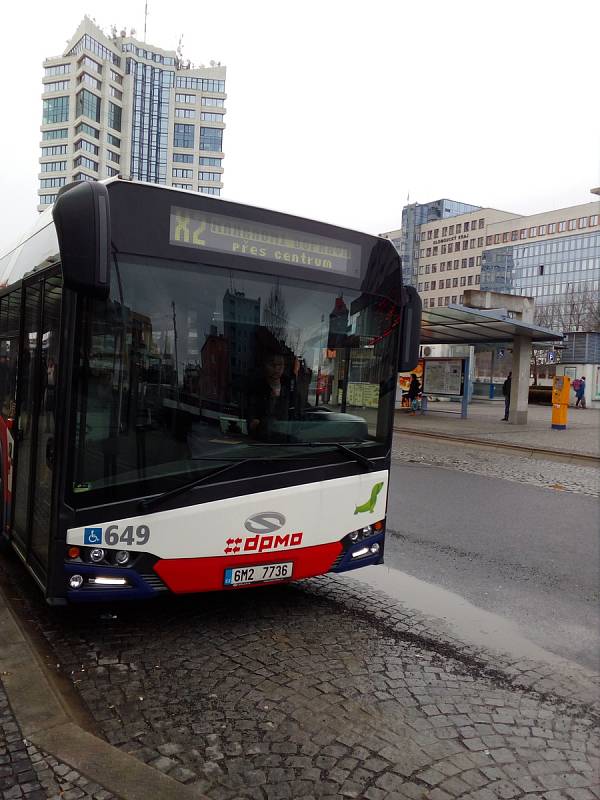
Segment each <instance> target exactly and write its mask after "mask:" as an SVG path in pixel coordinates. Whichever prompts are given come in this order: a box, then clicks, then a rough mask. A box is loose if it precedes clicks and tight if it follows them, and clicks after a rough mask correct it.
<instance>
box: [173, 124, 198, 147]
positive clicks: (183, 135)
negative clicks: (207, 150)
mask: <svg viewBox="0 0 600 800" xmlns="http://www.w3.org/2000/svg"><path fill="white" fill-rule="evenodd" d="M173 146H174V147H187V148H193V147H194V126H193V125H184V124H183V123H181V122H176V123H175V127H174V129H173Z"/></svg>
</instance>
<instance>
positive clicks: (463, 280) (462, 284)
mask: <svg viewBox="0 0 600 800" xmlns="http://www.w3.org/2000/svg"><path fill="white" fill-rule="evenodd" d="M460 285H461V286H466V285H467V277H466V275H463V276H462V277H461V279H460Z"/></svg>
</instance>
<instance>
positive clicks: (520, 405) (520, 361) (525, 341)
mask: <svg viewBox="0 0 600 800" xmlns="http://www.w3.org/2000/svg"><path fill="white" fill-rule="evenodd" d="M530 369H531V339H530V338H529V336H515V338H514V341H513V366H512V380H511V389H510V413H509V415H508V421H509V423H511V424H512V425H527V406H528V403H529V373H530Z"/></svg>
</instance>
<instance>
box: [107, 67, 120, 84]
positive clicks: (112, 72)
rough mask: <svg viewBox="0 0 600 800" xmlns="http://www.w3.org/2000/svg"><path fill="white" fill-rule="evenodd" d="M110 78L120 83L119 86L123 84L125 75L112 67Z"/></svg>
mask: <svg viewBox="0 0 600 800" xmlns="http://www.w3.org/2000/svg"><path fill="white" fill-rule="evenodd" d="M110 79H111V81H114V82H115V83H118V84H119V86H122V84H123V76H122V75H119V73H118V72H115V71H114V69H111V71H110Z"/></svg>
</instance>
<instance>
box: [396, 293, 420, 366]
mask: <svg viewBox="0 0 600 800" xmlns="http://www.w3.org/2000/svg"><path fill="white" fill-rule="evenodd" d="M402 294H403V298H402V317H401V319H400V356H399V358H398V372H410V371H411V370H413V369H414V368H415V367H416V366H417V362H418V360H419V346H420V344H421V312H422V308H423V303H422V302H421V298H420V297H419V295H418V293H417V290H416V289H415V287H414V286H405V287H404V288H403V289H402Z"/></svg>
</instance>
